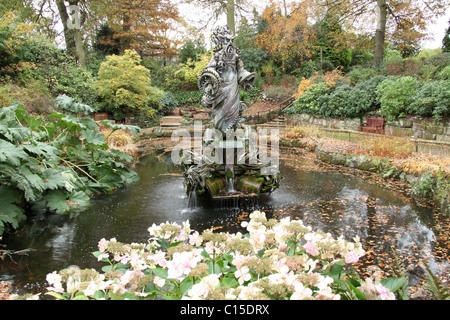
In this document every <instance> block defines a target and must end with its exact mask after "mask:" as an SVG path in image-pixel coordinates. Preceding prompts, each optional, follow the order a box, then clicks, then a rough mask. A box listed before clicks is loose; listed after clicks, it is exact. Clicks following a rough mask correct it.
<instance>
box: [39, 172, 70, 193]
mask: <svg viewBox="0 0 450 320" xmlns="http://www.w3.org/2000/svg"><path fill="white" fill-rule="evenodd" d="M44 178H45V184H46V186H47V188H48V189H50V190H55V189H58V188H64V187H65V186H66V182H67V181H66V178H65V177H64V176H63V174H62V173H61V172H60V171H58V170H55V169H53V168H48V169H46V170H45V171H44Z"/></svg>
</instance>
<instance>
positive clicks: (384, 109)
mask: <svg viewBox="0 0 450 320" xmlns="http://www.w3.org/2000/svg"><path fill="white" fill-rule="evenodd" d="M418 87H419V83H418V81H417V80H416V79H414V78H412V77H391V78H388V79H386V80H384V81H383V82H381V83H380V84H379V85H378V87H377V96H378V99H379V101H380V103H381V108H380V113H381V114H382V115H383V116H385V117H386V118H388V119H390V120H395V119H397V118H398V117H402V116H405V114H406V108H407V107H408V105H409V104H410V103H411V102H412V97H413V96H414V94H415V92H416V90H417V89H418Z"/></svg>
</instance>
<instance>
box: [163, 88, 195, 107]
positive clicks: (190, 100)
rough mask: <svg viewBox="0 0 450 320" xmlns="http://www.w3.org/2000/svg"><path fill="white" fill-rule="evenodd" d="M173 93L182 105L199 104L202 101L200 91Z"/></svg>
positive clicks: (178, 91)
mask: <svg viewBox="0 0 450 320" xmlns="http://www.w3.org/2000/svg"><path fill="white" fill-rule="evenodd" d="M171 93H172V94H173V96H174V97H175V99H176V100H177V101H178V102H179V104H180V105H187V104H199V103H200V101H201V99H202V92H201V91H200V90H186V91H183V90H176V91H171Z"/></svg>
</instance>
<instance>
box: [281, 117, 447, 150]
mask: <svg viewBox="0 0 450 320" xmlns="http://www.w3.org/2000/svg"><path fill="white" fill-rule="evenodd" d="M286 117H287V119H288V122H289V121H290V122H292V123H304V124H311V125H315V126H319V127H323V128H328V129H340V130H353V131H359V129H360V126H361V120H360V119H359V118H355V119H330V118H320V117H315V116H312V115H309V114H293V115H287V116H286ZM363 122H364V120H363ZM385 134H386V135H390V136H398V137H410V138H413V139H423V140H430V141H438V142H449V143H450V119H444V120H442V121H437V120H434V119H424V118H417V117H408V118H402V119H399V120H397V121H386V123H385Z"/></svg>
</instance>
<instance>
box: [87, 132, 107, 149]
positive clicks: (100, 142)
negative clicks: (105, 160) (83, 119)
mask: <svg viewBox="0 0 450 320" xmlns="http://www.w3.org/2000/svg"><path fill="white" fill-rule="evenodd" d="M81 136H82V137H83V138H84V139H86V140H85V142H87V143H89V144H92V145H95V146H99V147H101V148H102V149H105V147H106V148H108V145H107V144H106V142H105V136H104V135H103V133H100V132H98V130H89V129H88V130H83V131H81Z"/></svg>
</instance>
